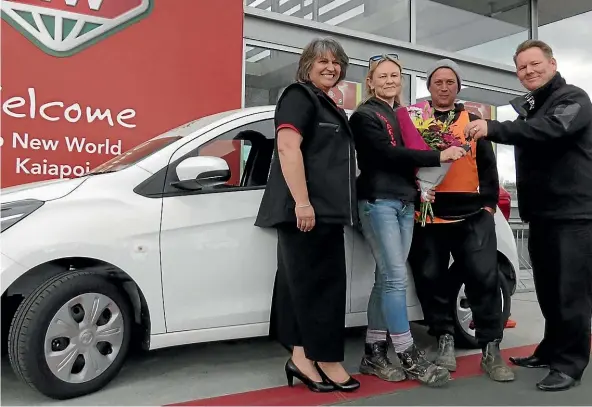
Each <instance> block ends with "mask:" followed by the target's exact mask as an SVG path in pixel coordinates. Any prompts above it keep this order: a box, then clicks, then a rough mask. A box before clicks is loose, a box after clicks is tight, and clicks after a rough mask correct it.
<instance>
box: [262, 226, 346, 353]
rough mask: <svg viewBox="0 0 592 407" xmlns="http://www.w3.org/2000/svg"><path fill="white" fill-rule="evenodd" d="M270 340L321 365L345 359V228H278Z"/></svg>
mask: <svg viewBox="0 0 592 407" xmlns="http://www.w3.org/2000/svg"><path fill="white" fill-rule="evenodd" d="M277 256H278V270H277V274H276V279H275V286H274V294H273V302H272V311H271V326H270V336H271V337H273V338H276V339H277V340H278V341H279V342H280V343H281V344H282V345H283V346H284V347H286V348H287V349H292V347H293V346H302V347H303V348H304V352H305V354H306V357H307V358H308V359H310V360H314V361H318V362H341V361H343V359H344V335H345V302H346V284H347V281H346V278H347V277H346V266H345V247H344V230H343V226H342V225H330V224H322V223H321V224H316V225H315V227H314V228H313V229H312V230H311V231H310V232H301V231H300V230H298V229H297V228H296V225H295V224H289V225H287V224H283V225H281V226H279V227H278V245H277Z"/></svg>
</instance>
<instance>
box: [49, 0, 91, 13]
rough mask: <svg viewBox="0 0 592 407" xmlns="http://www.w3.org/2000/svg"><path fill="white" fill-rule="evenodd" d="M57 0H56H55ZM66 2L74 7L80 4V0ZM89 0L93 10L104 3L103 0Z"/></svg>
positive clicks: (66, 0)
mask: <svg viewBox="0 0 592 407" xmlns="http://www.w3.org/2000/svg"><path fill="white" fill-rule="evenodd" d="M44 1H46V2H48V3H49V2H51V1H52V0H44ZM54 1H55V0H54ZM64 1H65V2H66V5H68V6H72V7H76V5H77V4H78V0H64ZM87 1H88V7H89V8H90V9H91V10H95V11H97V10H99V9H100V8H101V4H102V3H103V0H87Z"/></svg>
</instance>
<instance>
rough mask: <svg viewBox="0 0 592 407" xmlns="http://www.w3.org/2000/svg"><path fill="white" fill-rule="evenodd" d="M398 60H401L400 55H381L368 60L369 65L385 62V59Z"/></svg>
mask: <svg viewBox="0 0 592 407" xmlns="http://www.w3.org/2000/svg"><path fill="white" fill-rule="evenodd" d="M389 58H390V59H396V60H399V55H398V54H380V55H374V56H373V57H370V58H369V59H368V65H370V64H371V63H372V62H380V61H383V60H385V59H389Z"/></svg>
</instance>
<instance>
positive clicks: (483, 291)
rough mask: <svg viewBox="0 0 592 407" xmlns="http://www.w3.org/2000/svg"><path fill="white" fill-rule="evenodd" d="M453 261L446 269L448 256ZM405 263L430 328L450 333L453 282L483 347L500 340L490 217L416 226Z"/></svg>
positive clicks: (482, 215)
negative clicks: (457, 283) (467, 305)
mask: <svg viewBox="0 0 592 407" xmlns="http://www.w3.org/2000/svg"><path fill="white" fill-rule="evenodd" d="M451 254H452V257H453V259H454V267H452V268H451V270H454V271H455V272H457V273H459V275H456V276H452V275H451V274H450V272H449V269H448V265H449V262H450V255H451ZM409 263H410V266H411V269H412V271H413V277H414V280H415V288H416V291H417V296H418V298H419V301H420V303H421V307H422V310H423V314H424V318H425V320H426V322H427V324H428V326H429V329H430V332H431V333H432V334H433V335H435V336H436V337H440V336H441V335H444V334H451V335H454V320H453V313H452V310H453V306H454V304H455V303H456V293H455V292H454V289H453V288H454V284H453V283H454V281H458V279H459V278H460V279H461V281H463V282H464V283H465V294H466V296H467V299H468V300H469V303H470V305H471V310H472V311H473V321H474V323H475V336H476V339H477V341H478V342H479V344H480V345H481V346H482V347H483V346H485V345H486V344H487V343H489V342H491V341H493V340H496V339H502V336H503V321H502V304H501V296H500V281H499V275H498V271H497V240H496V234H495V222H494V219H493V215H492V214H491V213H489V212H487V211H485V210H483V211H481V212H479V213H477V214H476V215H473V216H471V217H469V218H466V219H465V220H463V221H460V222H454V223H446V224H426V226H425V227H421V226H419V225H416V226H415V228H414V234H413V241H412V243H411V253H410V255H409Z"/></svg>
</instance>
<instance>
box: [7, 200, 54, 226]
mask: <svg viewBox="0 0 592 407" xmlns="http://www.w3.org/2000/svg"><path fill="white" fill-rule="evenodd" d="M43 203H44V202H43V201H38V200H36V199H25V200H22V201H15V202H8V203H3V204H2V207H1V211H0V212H1V215H0V218H1V222H0V223H1V226H2V230H0V233H2V232H4V231H5V230H6V229H8V228H9V227H11V226H12V225H14V224H16V223H17V222H19V221H21V220H23V219H24V218H26V217H27V216H29V215H30V214H32V213H33V212H35V211H36V210H37V209H39V208H40V207H41V206H42V205H43Z"/></svg>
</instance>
